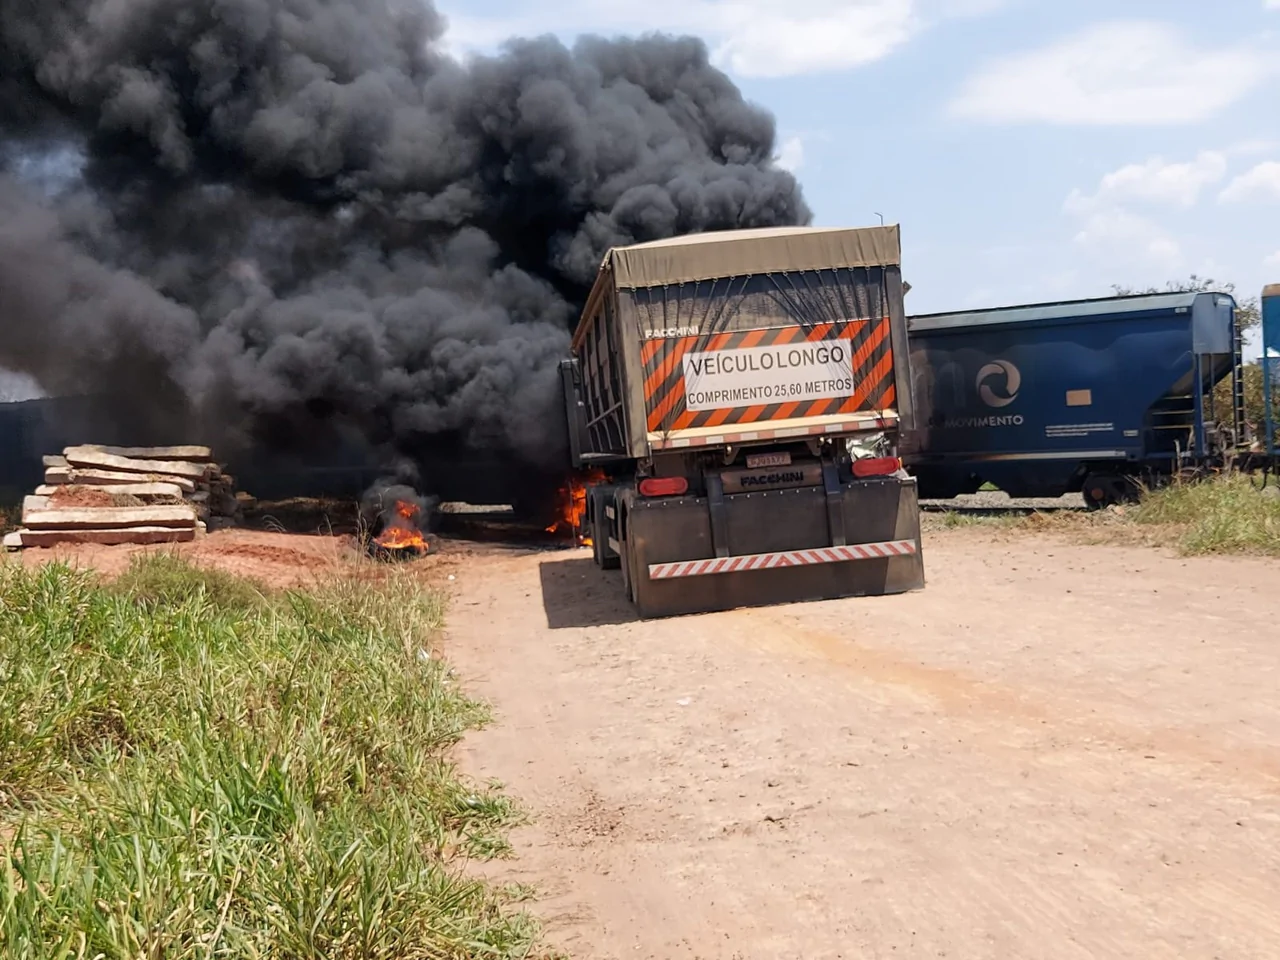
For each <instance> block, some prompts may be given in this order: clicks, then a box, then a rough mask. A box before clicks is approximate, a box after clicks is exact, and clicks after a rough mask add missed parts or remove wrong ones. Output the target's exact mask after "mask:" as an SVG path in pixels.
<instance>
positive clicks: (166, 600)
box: [0, 555, 536, 960]
mask: <svg viewBox="0 0 1280 960" xmlns="http://www.w3.org/2000/svg"><path fill="white" fill-rule="evenodd" d="M442 616H443V609H442V605H441V601H440V599H439V598H438V597H437V596H436V595H435V594H433V593H431V592H430V591H429V590H427V589H425V588H424V587H422V586H421V585H420V584H418V583H416V582H415V581H414V580H412V579H411V578H410V577H409V576H408V575H407V574H406V573H391V574H389V575H388V576H387V577H386V578H384V579H378V580H371V579H368V578H365V579H356V578H354V577H347V578H343V577H341V576H338V575H336V574H335V578H334V579H333V580H332V581H331V582H328V583H325V584H323V585H321V586H318V587H316V588H314V589H311V590H308V591H307V592H297V593H289V594H280V595H275V594H270V593H268V592H266V591H264V590H263V589H261V588H259V587H257V586H256V585H253V584H249V583H245V582H243V581H238V580H236V579H235V578H233V577H228V576H225V575H222V574H217V573H212V572H209V571H202V570H199V569H196V568H193V567H189V566H187V565H186V564H184V563H183V562H182V561H180V560H177V559H175V558H173V557H166V556H163V555H161V556H158V557H151V558H149V559H144V560H140V561H138V562H137V563H136V564H135V565H134V567H133V568H131V570H130V571H129V572H128V573H127V574H125V575H124V576H123V577H122V578H120V580H119V581H118V582H116V583H115V584H110V585H108V584H104V583H103V582H101V581H99V580H98V579H97V578H96V577H95V576H94V575H93V574H91V573H86V572H78V571H75V570H72V569H70V568H68V567H66V566H63V565H59V564H49V565H46V566H43V567H40V568H38V569H30V570H29V569H24V568H23V567H21V566H19V565H18V564H15V563H0V955H3V956H4V957H6V958H16V960H26V958H30V960H36V958H45V957H48V958H55V957H56V958H70V957H75V958H85V960H89V958H95V957H101V958H104V960H116V958H119V960H125V958H129V960H134V958H140V957H141V958H156V960H160V958H163V960H185V958H201V960H204V958H217V957H236V958H240V957H263V958H266V957H270V958H312V957H315V958H321V957H323V958H326V960H345V958H357V957H359V958H362V960H363V958H393V957H394V958H410V960H412V958H432V960H437V958H441V960H443V958H464V957H495V958H498V957H524V956H528V955H529V951H530V950H531V949H532V944H533V943H534V940H535V933H536V931H535V928H534V925H533V923H532V921H531V920H529V919H528V918H527V916H525V915H524V914H522V913H520V912H518V910H517V909H516V908H515V907H514V906H512V899H513V894H512V893H511V892H509V891H498V890H495V889H491V888H489V887H487V886H486V885H484V884H483V883H481V882H479V881H478V880H476V879H474V878H471V877H469V876H467V875H466V874H465V873H464V869H463V868H464V865H465V860H466V858H468V857H481V858H487V857H493V856H497V855H501V854H503V853H504V852H505V851H506V849H507V847H506V841H505V839H504V836H503V833H504V829H505V827H506V826H508V825H510V824H511V823H513V822H514V821H515V819H516V811H515V809H514V807H513V806H512V804H511V802H510V801H509V800H507V799H506V798H505V797H504V796H503V795H502V794H501V793H500V792H499V791H498V789H497V786H496V785H492V784H491V785H487V786H484V787H478V786H476V785H473V784H469V783H467V782H465V781H464V780H463V779H461V778H460V777H459V775H458V774H457V772H456V770H455V769H454V767H453V765H452V764H451V763H450V761H449V759H448V751H449V748H450V747H451V746H452V745H453V744H455V743H456V742H457V741H458V739H459V738H460V737H461V736H462V735H463V734H464V733H465V732H466V731H467V730H469V729H471V728H473V727H475V726H477V725H479V724H481V723H483V722H484V721H485V720H486V716H485V713H484V710H483V709H482V707H481V706H480V705H478V704H476V703H474V702H472V701H470V700H468V699H467V698H466V697H464V696H463V695H462V694H461V693H460V692H459V691H458V689H457V686H456V684H455V683H454V682H453V681H452V680H451V679H450V675H449V672H448V668H447V667H446V666H445V665H444V664H443V663H442V662H441V661H440V660H439V659H438V658H437V657H434V656H431V655H429V653H428V650H429V643H430V640H431V636H432V634H433V632H434V631H435V630H436V629H438V627H439V625H440V623H441V620H442Z"/></svg>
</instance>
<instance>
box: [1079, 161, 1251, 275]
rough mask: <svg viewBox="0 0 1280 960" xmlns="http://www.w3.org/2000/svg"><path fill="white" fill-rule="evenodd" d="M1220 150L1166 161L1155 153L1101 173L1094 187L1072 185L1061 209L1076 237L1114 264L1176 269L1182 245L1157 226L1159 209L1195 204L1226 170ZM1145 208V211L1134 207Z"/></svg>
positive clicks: (1165, 209)
mask: <svg viewBox="0 0 1280 960" xmlns="http://www.w3.org/2000/svg"><path fill="white" fill-rule="evenodd" d="M1226 172H1227V159H1226V155H1225V154H1224V153H1223V152H1221V151H1216V150H1206V151H1203V152H1201V153H1200V154H1199V155H1197V156H1196V157H1195V159H1193V160H1189V161H1186V162H1169V161H1167V160H1165V159H1164V158H1162V157H1153V158H1151V159H1149V160H1147V161H1146V162H1144V163H1131V164H1127V165H1126V166H1123V167H1120V168H1119V169H1117V170H1113V171H1111V172H1110V173H1107V174H1104V175H1103V176H1102V178H1101V179H1100V180H1099V181H1098V186H1097V188H1096V189H1094V190H1093V191H1092V192H1088V191H1085V190H1081V189H1078V188H1077V189H1075V190H1072V191H1071V193H1070V194H1068V196H1067V199H1066V201H1065V202H1064V203H1063V210H1064V212H1065V213H1066V214H1067V215H1068V216H1070V217H1072V218H1073V219H1074V220H1076V221H1077V226H1076V233H1075V238H1074V239H1075V242H1076V243H1077V244H1078V245H1080V246H1081V247H1084V248H1086V249H1087V250H1089V251H1090V252H1091V253H1093V254H1096V255H1097V256H1098V257H1099V258H1100V259H1104V260H1107V261H1109V262H1113V263H1120V264H1122V265H1123V264H1133V265H1134V266H1135V267H1150V268H1156V267H1158V268H1160V269H1162V270H1166V271H1172V270H1174V269H1176V268H1177V267H1178V266H1179V265H1180V264H1181V263H1182V261H1183V252H1182V247H1181V244H1179V243H1178V241H1177V240H1176V239H1174V238H1173V237H1172V236H1171V235H1170V234H1169V232H1168V231H1167V230H1166V229H1165V228H1164V227H1162V226H1161V225H1160V223H1159V222H1158V220H1157V218H1156V216H1157V214H1158V212H1160V211H1168V210H1170V209H1187V208H1190V207H1193V206H1195V204H1196V202H1197V201H1198V200H1199V199H1200V195H1201V193H1202V192H1203V191H1204V189H1205V187H1208V186H1210V185H1211V184H1214V183H1217V182H1219V181H1220V180H1222V178H1223V177H1224V176H1225V175H1226ZM1141 207H1146V208H1148V209H1147V211H1146V212H1139V210H1138V209H1135V208H1141Z"/></svg>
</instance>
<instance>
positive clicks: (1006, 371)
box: [975, 360, 1022, 407]
mask: <svg viewBox="0 0 1280 960" xmlns="http://www.w3.org/2000/svg"><path fill="white" fill-rule="evenodd" d="M995 378H1003V379H1004V384H1003V389H1002V390H1000V391H999V393H997V392H996V391H995V390H993V389H991V384H990V383H988V381H989V380H993V379H995ZM996 383H997V386H999V385H1000V384H999V381H998V380H997V381H996ZM975 385H976V386H977V388H978V396H980V397H981V398H982V402H983V403H985V404H986V405H987V406H988V407H1007V406H1008V405H1009V404H1011V403H1013V401H1015V400H1017V399H1018V388H1019V387H1021V386H1022V374H1021V373H1020V372H1019V371H1018V368H1017V367H1015V366H1014V365H1013V364H1012V363H1010V362H1009V361H1008V360H992V361H991V362H990V363H988V364H987V365H986V366H984V367H983V368H982V369H981V370H979V371H978V379H977V381H976V384H975ZM1000 394H1004V395H1003V396H1001V395H1000Z"/></svg>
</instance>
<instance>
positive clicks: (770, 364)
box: [561, 225, 924, 619]
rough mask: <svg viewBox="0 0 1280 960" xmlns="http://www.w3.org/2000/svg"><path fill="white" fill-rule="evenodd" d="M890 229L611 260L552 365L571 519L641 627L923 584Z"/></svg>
mask: <svg viewBox="0 0 1280 960" xmlns="http://www.w3.org/2000/svg"><path fill="white" fill-rule="evenodd" d="M900 249H901V247H900V241H899V231H898V227H897V226H896V225H890V226H882V227H872V228H866V229H826V228H811V227H789V228H776V229H765V230H734V231H724V232H712V233H703V234H694V235H689V236H682V237H676V238H673V239H669V240H660V241H656V242H652V243H642V244H637V245H634V246H627V247H617V248H614V249H612V250H610V251H609V253H608V254H607V255H606V256H605V258H604V261H603V263H602V264H601V267H600V271H599V274H598V276H597V278H596V281H595V284H594V286H593V288H592V290H591V294H590V296H589V297H588V299H587V303H586V306H585V308H584V310H583V313H582V317H581V320H580V322H579V324H578V327H577V329H576V331H575V333H574V336H573V340H572V347H571V356H570V357H569V358H568V359H566V360H564V361H563V362H562V363H561V381H562V386H563V389H564V396H565V403H566V410H567V416H568V426H569V436H570V448H571V457H572V461H573V466H574V468H575V469H577V470H578V471H582V472H583V473H584V474H586V475H589V476H590V477H592V478H593V479H594V482H592V483H591V484H590V486H589V487H588V488H587V491H586V511H585V518H584V526H585V528H586V531H585V532H586V533H588V534H589V536H590V538H591V541H592V544H593V549H594V551H595V560H596V562H597V563H598V564H599V565H600V566H601V567H604V568H606V569H619V568H620V569H621V574H622V582H623V586H624V589H625V590H626V593H627V596H628V598H629V599H630V600H631V601H632V602H633V603H634V604H635V606H636V608H637V610H638V612H639V615H640V616H641V617H642V618H646V619H647V618H653V617H663V616H672V615H678V614H688V613H699V612H707V611H712V610H725V609H732V608H735V607H743V606H753V605H763V604H774V603H786V602H792V601H801V600H817V599H831V598H836V597H851V596H867V595H878V594H891V593H900V592H904V591H908V590H913V589H918V588H921V587H923V586H924V566H923V560H922V557H921V551H920V513H919V504H918V500H917V495H916V482H915V480H914V479H913V478H912V477H910V476H908V475H907V474H906V472H905V471H904V470H903V469H902V465H901V461H900V460H899V459H898V451H897V438H898V434H899V431H902V430H906V429H910V428H911V427H912V426H913V424H912V417H913V404H912V396H911V383H912V379H911V371H910V369H909V354H908V350H907V327H906V318H905V315H904V312H903V284H902V273H901V255H900Z"/></svg>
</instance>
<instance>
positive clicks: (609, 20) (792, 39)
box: [440, 0, 1008, 77]
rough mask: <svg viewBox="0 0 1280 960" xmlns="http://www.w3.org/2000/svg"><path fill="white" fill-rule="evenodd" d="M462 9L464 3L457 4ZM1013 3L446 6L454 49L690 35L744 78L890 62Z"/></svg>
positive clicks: (733, 0)
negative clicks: (496, 10)
mask: <svg viewBox="0 0 1280 960" xmlns="http://www.w3.org/2000/svg"><path fill="white" fill-rule="evenodd" d="M452 2H455V3H459V4H461V0H452ZM1007 2H1008V0H790V2H787V3H783V2H780V0H646V2H644V3H639V4H636V3H627V4H623V3H621V2H620V0H559V2H556V0H552V2H551V3H549V4H546V5H544V6H541V7H539V9H538V14H537V16H536V17H520V18H485V17H475V16H473V15H469V14H467V13H466V12H465V10H464V9H463V8H462V7H461V5H460V6H459V12H458V13H457V14H454V13H451V12H450V10H449V2H444V3H441V4H440V6H441V9H442V10H444V11H445V13H446V15H447V16H448V19H449V32H448V34H447V35H446V38H445V42H446V45H447V47H448V48H449V49H450V50H451V51H453V52H455V53H463V52H466V51H470V50H483V49H491V48H493V47H494V46H496V45H497V44H498V43H500V42H501V41H502V40H504V39H506V38H507V37H509V36H529V35H536V34H541V33H546V32H548V31H550V32H555V33H559V34H561V35H570V34H576V33H584V32H600V33H606V34H610V33H640V32H645V31H653V30H659V31H662V32H665V33H692V34H696V35H697V36H701V37H705V38H706V39H707V41H708V45H709V46H710V47H711V50H712V54H713V58H714V60H715V62H716V63H717V64H718V65H719V66H721V67H723V68H725V69H727V70H729V71H731V72H733V73H736V74H739V75H741V76H754V77H782V76H794V75H798V74H811V73H823V72H830V71H836V70H844V69H849V68H853V67H858V66H862V65H864V64H868V63H872V62H874V61H876V60H880V59H883V58H884V57H887V56H889V55H890V54H891V53H893V52H894V51H896V50H897V49H899V48H900V47H902V46H903V45H904V44H906V43H907V42H909V41H910V40H911V39H912V38H914V37H915V36H916V35H918V34H919V33H920V32H922V31H923V30H926V29H928V28H929V27H930V26H932V25H934V24H936V23H938V22H940V21H943V20H949V19H957V18H962V17H976V16H984V15H987V14H990V13H992V12H994V11H995V10H997V9H999V8H1000V7H1002V6H1004V5H1005V4H1006V3H1007Z"/></svg>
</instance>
